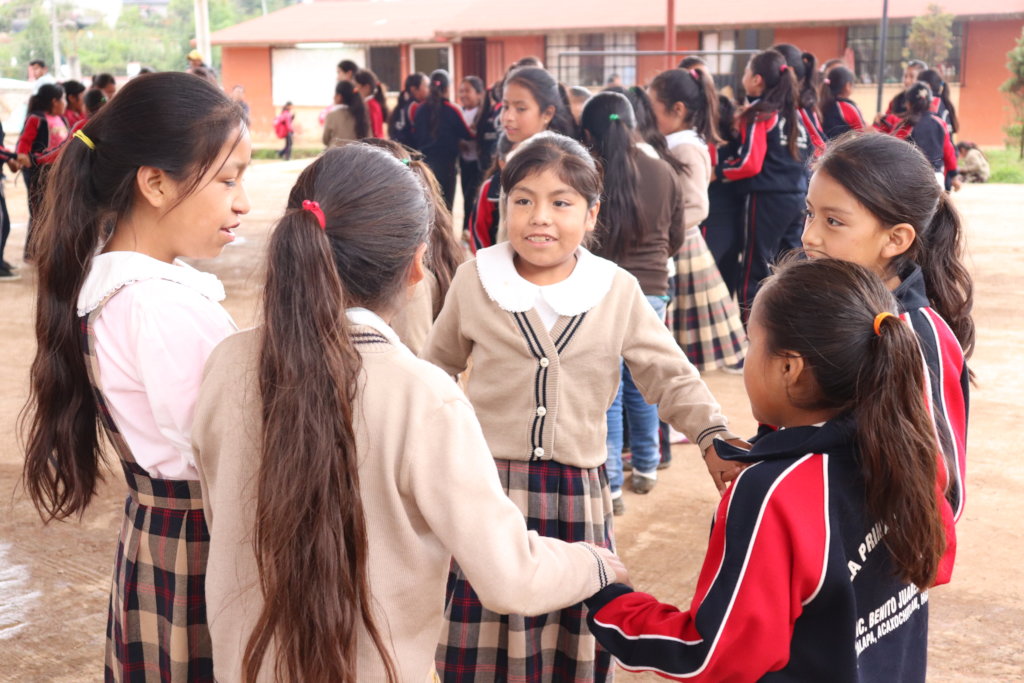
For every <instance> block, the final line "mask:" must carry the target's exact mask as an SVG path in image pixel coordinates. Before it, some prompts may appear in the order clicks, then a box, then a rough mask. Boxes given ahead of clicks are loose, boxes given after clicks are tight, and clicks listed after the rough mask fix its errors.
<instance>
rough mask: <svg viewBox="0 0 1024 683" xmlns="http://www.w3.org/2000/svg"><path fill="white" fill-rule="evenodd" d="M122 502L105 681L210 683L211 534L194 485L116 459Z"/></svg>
mask: <svg viewBox="0 0 1024 683" xmlns="http://www.w3.org/2000/svg"><path fill="white" fill-rule="evenodd" d="M121 465H122V467H123V469H124V474H125V479H126V480H127V481H128V485H129V487H130V488H131V494H130V495H129V496H128V499H127V500H126V501H125V506H124V521H123V522H122V525H121V535H120V537H119V538H118V545H117V560H116V563H115V565H114V578H113V585H112V586H111V591H110V607H109V610H108V613H107V647H106V664H105V676H104V679H105V680H106V681H143V682H149V681H161V682H164V681H182V682H185V681H213V680H214V679H213V651H212V647H211V645H210V631H209V629H208V628H207V624H206V587H205V582H206V557H207V550H208V548H209V543H210V534H209V532H208V530H207V528H206V518H205V517H204V515H203V499H202V494H201V492H200V488H199V482H198V481H181V480H169V479H154V478H152V477H150V476H149V475H148V474H147V473H146V471H145V470H144V469H142V467H140V466H139V465H137V464H135V463H133V462H127V461H125V460H122V461H121Z"/></svg>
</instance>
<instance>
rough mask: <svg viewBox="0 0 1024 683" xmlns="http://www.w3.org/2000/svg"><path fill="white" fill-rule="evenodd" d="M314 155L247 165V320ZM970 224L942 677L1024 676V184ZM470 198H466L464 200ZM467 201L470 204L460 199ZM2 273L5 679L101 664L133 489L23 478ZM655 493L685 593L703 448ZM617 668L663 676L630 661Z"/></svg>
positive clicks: (703, 484)
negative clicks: (64, 508) (61, 512)
mask: <svg viewBox="0 0 1024 683" xmlns="http://www.w3.org/2000/svg"><path fill="white" fill-rule="evenodd" d="M305 163H306V162H302V161H295V162H265V163H257V164H255V165H254V166H253V167H252V168H251V169H250V171H249V177H248V179H247V187H248V189H249V193H250V197H251V199H252V202H253V210H252V212H251V213H250V214H249V215H248V217H246V218H245V219H244V222H243V227H242V228H241V229H239V231H238V234H240V235H241V236H243V237H245V242H244V244H240V245H237V246H231V247H228V248H227V250H226V251H225V252H224V254H223V255H222V257H221V258H219V259H217V260H215V261H208V262H203V263H201V264H198V265H199V266H200V267H201V268H204V269H207V270H210V271H212V272H214V273H216V274H217V275H218V276H219V277H220V278H221V279H222V280H223V281H224V284H225V286H226V288H227V292H228V299H227V301H226V304H225V305H226V306H227V308H228V310H229V311H230V312H231V314H232V315H233V316H234V318H235V320H236V321H237V322H238V323H239V325H240V326H243V327H244V326H248V325H250V324H251V323H252V322H253V320H254V318H255V309H256V301H257V298H258V295H259V283H260V279H261V276H260V272H259V270H260V261H261V255H262V249H263V246H264V244H265V238H266V235H267V233H268V230H269V227H270V225H271V223H272V221H273V220H274V218H275V216H276V215H277V214H278V212H279V211H280V210H281V208H282V207H283V205H284V200H285V198H286V196H287V192H288V189H289V188H290V187H291V185H292V183H293V181H294V179H295V176H296V175H297V174H298V172H299V171H300V170H301V169H302V168H303V166H304V164H305ZM6 190H7V196H8V204H9V206H10V208H11V212H12V214H13V218H14V221H15V228H14V232H13V234H12V236H11V239H10V242H9V244H8V246H7V252H6V258H7V260H8V261H11V262H13V263H14V264H15V265H20V262H21V258H20V254H21V249H22V244H23V241H24V221H25V217H26V209H25V199H24V187H23V185H22V184H21V181H20V180H18V182H17V184H14V183H11V182H10V179H9V178H8V183H7V185H6ZM956 202H957V204H958V205H959V206H960V208H961V209H962V211H963V212H964V214H965V215H966V217H967V221H968V236H969V237H968V242H969V246H970V252H971V255H970V268H971V271H972V272H973V275H974V278H975V286H976V289H975V302H976V303H975V321H976V322H977V325H978V350H977V353H976V354H975V356H974V359H973V361H972V363H971V365H972V367H973V368H974V371H975V372H976V373H977V376H978V386H977V387H975V388H974V390H973V394H972V401H971V424H970V464H969V473H968V474H969V478H968V484H969V489H968V491H969V493H968V497H967V508H966V512H965V514H964V517H963V519H962V520H961V522H960V526H959V551H958V558H957V559H958V561H957V568H956V572H955V574H954V578H953V582H952V584H950V585H948V586H944V587H942V588H939V589H936V590H934V591H933V592H932V596H931V601H930V603H931V606H932V612H931V639H930V646H931V647H930V666H929V671H930V674H929V679H930V680H932V681H1009V680H1024V582H1022V581H1021V580H1020V568H1019V566H1018V565H1019V563H1021V562H1022V561H1024V541H1022V536H1024V521H1022V516H1024V514H1022V513H1024V496H1021V494H1020V492H1021V490H1022V489H1024V464H1022V463H1021V462H1019V461H1017V460H1016V453H1017V450H1016V449H1017V448H1018V447H1019V445H1018V444H1017V440H1016V437H1015V435H1016V431H1017V430H1018V429H1020V427H1021V418H1022V417H1024V409H1022V408H1021V402H1022V400H1024V364H1022V363H1021V360H1020V353H1021V350H1022V344H1021V339H1020V336H1021V334H1022V332H1024V314H1022V313H1021V305H1020V296H1021V294H1022V293H1024V236H1022V235H1021V232H1020V231H1021V227H1022V221H1021V216H1024V188H1022V187H1021V186H998V185H991V186H968V187H966V188H965V189H964V190H963V191H962V192H960V193H959V194H958V195H957V196H956ZM459 203H461V202H459ZM457 205H458V203H457ZM22 272H23V273H24V275H25V277H24V278H23V279H21V280H20V281H17V282H11V283H0V312H2V315H0V359H2V360H0V443H5V444H7V446H6V447H5V448H3V449H0V680H4V681H88V680H98V679H100V678H101V676H102V673H101V672H102V665H103V642H104V628H105V623H106V610H107V592H108V589H109V585H110V576H111V572H112V566H113V557H114V551H115V548H116V539H117V531H118V525H119V523H120V510H121V508H122V505H123V500H124V495H125V488H124V484H123V481H122V480H121V478H120V475H119V474H111V475H110V476H108V477H107V483H106V484H104V485H102V486H101V488H100V490H99V495H98V496H97V497H96V499H95V500H94V502H93V504H92V506H91V507H90V509H89V510H88V512H87V513H86V514H85V515H84V517H83V518H82V519H81V521H75V522H70V523H54V524H51V525H49V526H45V527H44V526H43V525H42V524H41V523H40V521H39V518H38V516H37V515H36V513H35V511H34V509H33V508H32V506H31V504H30V503H29V502H28V501H27V499H26V498H25V496H24V495H23V493H22V491H21V489H20V488H19V486H18V483H19V479H20V474H21V462H22V449H21V445H20V440H19V438H18V435H17V429H16V422H17V418H18V414H19V411H20V410H21V408H22V405H23V404H24V402H25V398H26V394H27V375H28V368H29V364H30V363H31V360H32V357H33V354H34V337H33V332H32V324H33V296H34V284H35V279H34V274H33V272H32V269H31V268H30V267H26V268H23V269H22ZM706 379H707V381H708V384H709V385H710V386H711V388H712V390H713V391H714V393H715V395H716V396H717V397H718V399H719V400H720V401H721V403H722V404H723V406H724V408H725V412H726V414H727V415H729V416H730V417H731V419H732V421H733V424H734V426H736V427H737V428H738V429H737V431H738V432H739V433H748V432H749V431H750V430H751V428H752V426H753V421H752V420H751V418H750V415H749V406H748V404H747V401H746V398H745V395H744V393H743V385H742V378H741V377H738V376H733V375H726V374H723V373H720V372H714V373H709V374H708V375H707V377H706ZM675 455H676V457H675V459H674V463H673V466H672V467H671V468H670V469H668V470H665V471H664V472H663V474H662V475H661V477H660V481H659V484H658V487H657V488H656V489H655V490H654V491H653V492H652V493H651V494H650V495H647V496H638V495H634V494H632V493H629V492H627V493H626V505H627V513H626V515H625V516H624V517H621V518H617V519H616V537H617V540H618V544H619V550H620V552H621V554H622V557H623V559H624V560H625V562H626V564H627V565H628V566H629V568H630V571H631V573H632V578H633V582H634V584H635V585H636V586H637V587H638V588H639V589H641V590H645V591H649V592H651V593H653V594H655V595H657V596H658V597H659V598H661V599H662V600H666V601H673V602H675V603H676V604H679V605H686V604H687V603H688V601H689V599H690V596H691V594H692V591H693V587H694V584H695V582H696V578H697V572H698V570H699V568H700V562H701V559H702V557H703V554H704V550H705V547H706V544H707V534H708V523H709V520H710V518H711V515H712V513H713V510H714V506H715V502H716V499H717V494H716V493H715V491H714V489H713V487H712V485H711V482H710V480H709V478H708V477H707V474H706V473H705V471H704V468H703V465H702V464H701V463H700V459H699V457H698V456H697V452H696V449H695V448H694V447H693V446H677V447H676V453H675ZM619 680H628V681H653V680H662V679H659V678H656V677H655V676H653V675H652V674H646V675H642V676H634V675H630V674H626V673H624V672H620V675H619Z"/></svg>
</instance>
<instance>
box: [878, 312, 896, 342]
mask: <svg viewBox="0 0 1024 683" xmlns="http://www.w3.org/2000/svg"><path fill="white" fill-rule="evenodd" d="M895 317H896V316H895V315H893V314H892V313H889V312H888V311H883V312H881V313H879V314H878V315H876V316H875V334H877V335H878V336H879V337H881V336H882V321H883V320H885V319H886V318H895Z"/></svg>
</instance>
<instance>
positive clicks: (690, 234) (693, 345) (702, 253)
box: [668, 229, 747, 372]
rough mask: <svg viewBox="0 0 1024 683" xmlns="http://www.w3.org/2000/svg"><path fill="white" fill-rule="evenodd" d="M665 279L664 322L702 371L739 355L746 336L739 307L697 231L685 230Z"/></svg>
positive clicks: (731, 362)
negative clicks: (671, 271)
mask: <svg viewBox="0 0 1024 683" xmlns="http://www.w3.org/2000/svg"><path fill="white" fill-rule="evenodd" d="M675 265H676V274H675V276H674V277H672V278H670V279H669V297H670V301H669V309H668V315H669V325H670V327H671V328H672V332H673V334H674V335H675V338H676V341H677V342H679V346H680V348H682V349H683V351H684V352H686V357H687V358H689V359H690V362H691V363H693V364H694V366H695V367H696V368H697V369H698V370H700V371H702V372H704V371H707V370H715V369H717V368H720V367H722V366H723V365H736V364H738V363H739V362H740V361H742V360H743V357H744V356H745V355H746V349H747V335H746V332H744V330H743V323H742V322H741V320H740V311H739V307H738V306H737V305H736V302H735V301H733V299H732V297H731V296H730V295H729V289H728V288H727V287H726V286H725V282H724V281H723V280H722V276H721V275H720V274H719V272H718V267H717V266H716V265H715V258H714V256H712V255H711V251H710V250H709V249H708V245H707V243H706V242H704V238H703V237H702V236H701V234H700V231H699V230H696V229H691V230H687V231H686V241H685V242H684V243H683V247H682V249H680V250H679V253H678V254H676V256H675Z"/></svg>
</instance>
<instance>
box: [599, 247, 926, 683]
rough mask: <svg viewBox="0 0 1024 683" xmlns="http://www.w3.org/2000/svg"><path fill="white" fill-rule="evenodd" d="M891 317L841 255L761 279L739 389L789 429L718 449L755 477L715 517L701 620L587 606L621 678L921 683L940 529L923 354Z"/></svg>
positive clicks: (616, 597)
mask: <svg viewBox="0 0 1024 683" xmlns="http://www.w3.org/2000/svg"><path fill="white" fill-rule="evenodd" d="M821 283H828V285H829V286H827V287H823V286H821ZM822 311H833V312H835V314H834V315H829V316H822V314H821V313H822ZM895 312H896V302H895V301H894V300H893V297H892V295H891V294H890V293H889V292H888V291H886V288H885V285H884V284H883V283H882V281H881V280H879V279H878V277H877V276H876V275H875V274H874V273H872V272H870V271H869V270H867V269H866V268H862V267H860V266H857V265H856V264H852V263H848V262H844V261H838V260H833V259H812V260H795V259H794V260H791V261H790V262H789V263H787V264H785V265H784V266H783V267H782V268H781V269H780V270H779V271H778V272H777V273H776V274H775V275H773V276H772V277H771V278H770V279H769V280H767V281H766V282H765V284H764V287H763V288H762V289H761V291H760V292H759V294H758V296H757V300H756V303H755V305H754V311H753V313H752V315H751V319H750V325H749V330H750V351H749V353H748V355H747V362H746V368H745V374H744V380H745V383H746V388H747V393H748V394H749V398H750V404H751V408H752V409H753V413H754V417H756V418H757V419H758V420H760V421H762V422H771V423H774V424H778V425H780V426H783V427H785V429H780V430H778V431H775V432H772V433H769V434H766V435H765V436H763V437H762V438H761V439H760V440H758V441H757V443H756V444H755V445H754V447H753V448H752V449H751V450H750V451H749V452H746V451H742V450H740V449H738V448H735V447H732V446H728V445H727V444H721V442H719V446H718V453H719V454H720V455H723V456H725V457H729V458H731V459H733V460H736V461H739V462H743V463H749V464H750V466H749V467H748V468H747V469H746V470H745V471H743V473H741V474H740V475H739V477H738V478H737V479H736V481H735V482H734V483H733V484H732V486H731V487H730V488H729V490H728V491H727V492H726V494H725V496H724V497H723V498H722V501H721V503H720V504H719V506H718V512H717V514H716V515H715V521H714V526H713V528H712V531H711V539H710V541H709V543H708V550H707V554H706V556H705V558H704V565H703V567H702V569H701V572H700V576H699V577H698V579H697V590H696V594H695V595H694V597H693V600H692V601H691V603H690V605H689V609H688V610H686V611H680V610H679V609H677V608H676V607H673V606H672V605H668V604H665V603H660V602H658V601H657V600H656V599H655V598H654V597H653V596H651V595H647V594H645V593H640V592H635V591H633V590H632V589H631V588H629V587H627V586H625V585H623V584H612V585H611V586H608V587H607V588H605V589H603V590H602V591H601V592H599V593H598V594H597V595H595V596H593V597H592V598H590V599H589V600H586V601H585V602H586V603H587V607H588V608H589V614H588V617H587V621H588V623H589V625H590V630H591V632H592V633H593V634H594V635H595V637H596V638H597V640H598V642H599V643H600V644H601V645H602V647H604V648H605V649H607V650H609V651H610V652H611V653H612V654H614V655H615V656H616V657H617V658H618V659H619V663H620V664H621V665H622V666H623V667H624V668H625V669H627V670H629V671H655V672H657V673H658V674H660V675H662V676H664V677H666V678H670V679H673V680H679V681H693V682H698V681H725V680H731V681H754V680H762V681H768V680H771V681H792V682H796V681H819V680H828V681H836V682H839V683H847V682H848V683H858V682H864V681H904V682H915V681H920V682H923V681H924V680H925V674H926V659H927V648H928V592H927V591H928V589H929V587H931V586H932V585H934V584H935V581H936V577H937V575H938V574H939V572H940V565H941V563H942V557H943V549H944V546H945V534H944V529H943V525H942V521H941V519H940V518H939V516H938V514H936V495H937V494H936V491H935V488H934V480H935V457H934V453H935V448H936V444H935V434H934V431H933V429H932V425H931V421H930V419H929V417H928V414H927V412H926V411H925V409H924V404H923V403H922V402H921V400H920V396H921V391H922V389H923V387H924V376H923V370H922V365H921V360H920V352H919V350H918V344H917V340H916V338H915V336H914V333H913V330H912V329H911V328H910V327H909V326H908V325H907V324H906V323H905V322H904V321H902V320H900V318H899V317H898V316H897V315H896V314H895Z"/></svg>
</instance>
